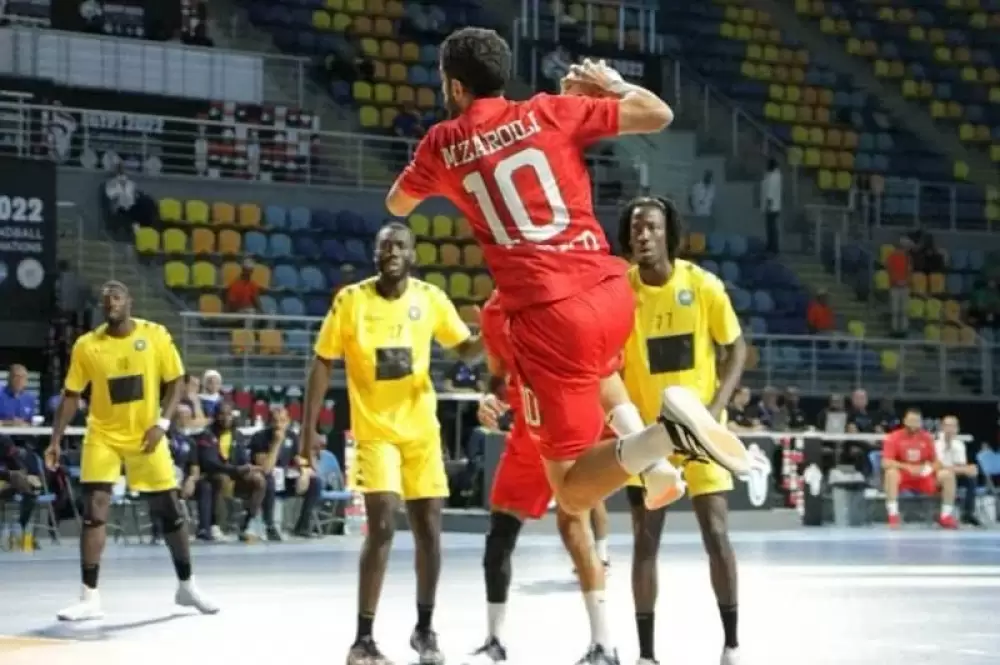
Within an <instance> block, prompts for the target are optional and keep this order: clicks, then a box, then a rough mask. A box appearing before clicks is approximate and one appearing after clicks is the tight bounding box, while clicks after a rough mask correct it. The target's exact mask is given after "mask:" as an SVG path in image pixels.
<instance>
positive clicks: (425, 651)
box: [410, 628, 444, 665]
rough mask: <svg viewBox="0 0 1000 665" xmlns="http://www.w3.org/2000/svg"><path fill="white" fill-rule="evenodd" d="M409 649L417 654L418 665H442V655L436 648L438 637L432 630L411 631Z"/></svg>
mask: <svg viewBox="0 0 1000 665" xmlns="http://www.w3.org/2000/svg"><path fill="white" fill-rule="evenodd" d="M410 648H411V649H413V650H414V651H416V652H417V658H418V662H419V663H420V665H444V654H443V653H441V649H439V648H438V636H437V633H435V632H434V631H433V630H427V631H423V630H417V629H416V628H414V629H413V634H412V635H410Z"/></svg>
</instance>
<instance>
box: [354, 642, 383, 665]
mask: <svg viewBox="0 0 1000 665" xmlns="http://www.w3.org/2000/svg"><path fill="white" fill-rule="evenodd" d="M347 665H393V663H392V661H391V660H389V659H388V658H386V657H385V656H384V655H383V654H382V652H381V651H379V648H378V645H377V644H375V640H373V639H372V638H370V637H366V638H364V639H363V640H361V641H359V642H355V643H354V645H353V646H352V647H351V650H350V651H348V652H347Z"/></svg>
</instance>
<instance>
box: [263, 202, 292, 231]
mask: <svg viewBox="0 0 1000 665" xmlns="http://www.w3.org/2000/svg"><path fill="white" fill-rule="evenodd" d="M264 226H266V227H267V228H269V229H283V228H285V227H286V226H288V211H287V210H286V209H285V208H284V207H283V206H279V205H269V206H267V207H266V208H264Z"/></svg>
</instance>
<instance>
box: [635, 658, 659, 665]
mask: <svg viewBox="0 0 1000 665" xmlns="http://www.w3.org/2000/svg"><path fill="white" fill-rule="evenodd" d="M635 665H660V661H658V660H653V659H652V658H640V659H639V660H637V661H635Z"/></svg>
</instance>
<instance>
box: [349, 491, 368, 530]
mask: <svg viewBox="0 0 1000 665" xmlns="http://www.w3.org/2000/svg"><path fill="white" fill-rule="evenodd" d="M358 534H360V535H362V536H365V535H367V534H368V517H367V515H366V514H365V500H364V497H362V496H361V494H360V493H359V492H355V493H354V495H353V496H352V497H351V501H350V502H349V503H348V504H347V505H346V506H345V507H344V535H345V536H354V535H358Z"/></svg>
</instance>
